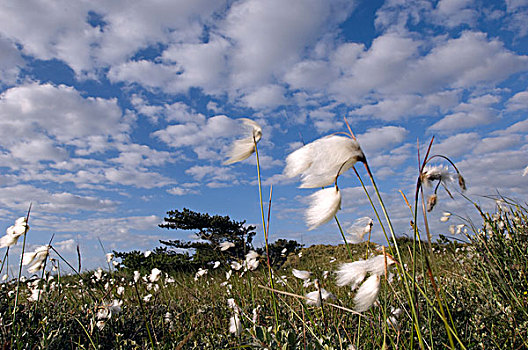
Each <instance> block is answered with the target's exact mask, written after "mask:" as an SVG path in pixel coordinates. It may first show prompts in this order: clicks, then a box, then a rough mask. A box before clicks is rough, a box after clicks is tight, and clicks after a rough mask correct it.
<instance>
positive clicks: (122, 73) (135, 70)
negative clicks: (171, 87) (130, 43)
mask: <svg viewBox="0 0 528 350" xmlns="http://www.w3.org/2000/svg"><path fill="white" fill-rule="evenodd" d="M178 71H179V68H178V67H177V66H167V65H163V64H159V63H155V62H152V61H147V60H140V61H128V62H125V63H121V64H119V65H115V66H112V68H110V70H109V71H108V79H110V81H112V82H119V81H125V82H128V83H138V84H141V85H144V86H146V87H151V88H154V87H166V86H167V85H168V84H169V83H170V82H171V81H172V80H173V79H174V76H175V75H177V74H178Z"/></svg>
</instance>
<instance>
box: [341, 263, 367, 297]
mask: <svg viewBox="0 0 528 350" xmlns="http://www.w3.org/2000/svg"><path fill="white" fill-rule="evenodd" d="M336 274H337V279H336V284H337V285H338V286H339V287H343V286H347V285H350V288H352V290H354V289H356V288H357V286H358V285H359V284H360V283H361V282H362V281H363V279H365V276H366V275H367V265H366V262H365V260H360V261H354V262H351V263H344V264H342V265H341V266H340V267H339V269H338V270H337V271H336Z"/></svg>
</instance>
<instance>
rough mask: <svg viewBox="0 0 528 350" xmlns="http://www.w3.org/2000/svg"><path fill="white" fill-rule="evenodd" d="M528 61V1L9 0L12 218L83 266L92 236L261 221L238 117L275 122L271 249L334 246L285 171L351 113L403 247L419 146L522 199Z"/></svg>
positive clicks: (97, 261) (3, 194)
mask: <svg viewBox="0 0 528 350" xmlns="http://www.w3.org/2000/svg"><path fill="white" fill-rule="evenodd" d="M527 51H528V1H526V0H506V1H470V0H441V1H421V0H413V1H403V0H389V1H340V0H335V1H334V0H332V1H330V0H302V1H301V0H290V1H286V2H285V1H280V0H265V1H264V0H244V1H218V0H195V1H184V0H182V1H174V0H166V1H156V2H149V1H111V2H108V1H97V0H90V1H69V0H68V1H66V0H64V1H44V0H40V1H29V0H28V1H2V2H1V3H0V93H1V94H0V160H1V162H0V167H1V169H2V172H1V175H0V201H1V206H0V222H1V223H2V224H3V226H4V227H5V228H7V227H8V226H9V225H11V224H12V223H13V221H14V220H15V219H16V218H17V217H19V216H22V215H24V213H25V211H26V210H27V207H28V206H29V203H30V202H32V203H33V211H32V217H31V224H30V226H31V227H32V228H31V231H30V233H29V235H28V244H29V248H30V249H31V247H33V246H35V245H38V244H44V243H46V242H47V241H48V240H49V238H50V237H51V234H53V233H54V234H55V238H54V242H55V246H56V247H57V249H59V250H61V251H62V252H63V253H64V255H65V256H67V257H70V258H73V257H74V250H75V245H76V244H77V243H79V244H80V246H81V249H82V252H83V256H84V261H85V263H86V265H85V266H86V267H95V266H98V265H103V262H104V254H103V252H102V251H101V248H100V246H99V243H98V239H100V240H101V241H102V243H103V245H104V246H105V248H106V249H107V250H112V249H115V250H119V251H128V250H132V249H141V250H146V249H152V248H154V247H155V246H158V245H159V244H158V240H159V239H186V238H188V237H189V233H187V232H183V233H182V232H179V233H178V232H175V231H167V230H162V229H159V228H157V224H159V223H161V222H162V219H163V217H164V215H165V212H166V211H168V210H171V209H181V208H183V207H187V208H190V209H193V210H196V211H200V212H209V213H211V214H222V215H229V216H231V217H232V218H233V219H236V220H247V221H248V223H252V224H256V225H258V226H259V223H260V209H259V203H258V191H257V187H256V185H255V184H256V169H255V159H254V157H250V158H249V159H248V160H246V161H244V162H242V163H237V164H234V165H230V166H223V165H222V162H223V161H224V160H225V159H226V154H227V151H228V149H229V145H230V144H231V142H232V141H233V140H234V139H236V138H237V137H239V136H240V134H239V132H240V130H239V128H238V125H239V123H238V122H237V121H236V119H238V118H241V117H249V118H251V119H254V120H256V121H257V122H258V123H260V124H261V125H262V128H263V138H262V140H261V141H260V143H259V149H260V155H261V165H262V171H263V181H264V193H265V197H266V198H267V196H268V195H267V193H268V192H269V186H270V185H271V184H273V210H272V219H271V232H270V239H271V240H275V239H278V238H291V239H296V240H298V241H301V242H303V243H305V244H312V243H339V242H340V235H339V233H338V231H337V228H336V227H335V224H333V223H328V224H326V225H324V226H321V227H319V228H318V229H316V230H314V231H310V232H308V231H307V229H306V225H305V223H304V219H303V213H304V210H305V209H306V208H307V206H308V203H307V197H308V195H309V194H311V193H312V192H313V190H307V189H298V188H297V186H298V185H299V182H298V179H286V178H284V177H283V176H281V174H282V170H283V168H284V159H285V157H286V156H287V155H288V154H289V153H290V152H291V151H293V150H295V149H296V148H298V147H299V146H300V145H301V144H302V143H301V142H302V141H304V142H310V141H312V140H314V139H317V138H319V137H321V136H324V135H328V134H331V133H334V132H338V131H345V125H344V123H343V117H347V119H348V121H349V122H350V124H351V126H352V128H353V130H354V132H355V134H356V135H357V136H358V139H359V142H360V144H361V146H362V148H363V150H364V152H365V154H366V155H367V158H368V159H369V162H370V164H371V166H372V168H373V170H374V174H375V176H376V177H377V179H378V182H379V184H380V187H381V190H382V192H383V195H384V198H385V201H386V202H387V204H388V206H389V208H390V211H391V217H392V218H393V220H394V222H395V225H396V228H397V231H398V232H399V233H401V234H406V233H408V231H409V227H408V226H409V225H408V223H409V220H410V217H409V215H408V209H407V208H406V207H405V205H404V203H403V202H402V199H401V196H400V194H399V193H398V190H402V191H403V192H405V193H406V194H407V195H408V196H409V197H412V190H413V185H414V183H415V181H416V176H417V173H416V172H417V170H416V169H417V165H416V163H417V161H416V159H417V156H416V144H417V140H419V141H420V143H421V144H424V143H427V142H428V141H429V140H430V138H431V137H432V136H433V135H434V136H435V144H434V147H433V152H434V153H441V154H445V155H447V156H449V157H451V158H452V159H453V160H454V161H455V162H456V163H457V164H458V165H459V168H460V170H461V171H462V173H463V174H464V176H465V178H466V180H467V183H468V187H469V189H468V192H467V194H468V195H469V196H470V197H471V198H473V199H474V200H476V201H478V202H480V203H482V204H483V205H485V206H487V207H489V208H491V206H492V205H493V202H492V201H486V200H485V199H484V198H483V197H482V196H486V195H495V194H497V193H498V192H499V193H501V194H503V195H508V196H512V197H514V198H518V199H520V200H522V201H524V200H526V195H527V194H528V191H527V184H528V177H523V176H522V174H523V170H524V169H525V167H526V166H527V165H528V157H527V154H528V153H527V150H528V146H527V145H526V141H527V132H528V119H526V111H527V110H528V90H527V79H528V56H527V54H528V52H527ZM360 171H363V169H361V168H360ZM340 188H341V189H342V190H343V203H342V210H341V211H340V212H339V217H340V220H341V221H342V222H343V223H345V224H346V223H352V222H353V221H354V220H355V219H357V218H359V217H362V216H365V215H368V216H373V213H372V209H371V208H369V207H368V206H367V205H366V204H367V200H366V197H365V195H364V194H363V193H362V190H361V188H360V187H359V182H358V180H357V179H356V178H355V177H354V176H352V173H351V172H349V173H348V174H346V176H344V177H343V178H342V179H341V180H340ZM458 197H460V196H458ZM444 210H447V211H451V212H455V213H457V214H460V215H463V216H465V215H470V216H471V215H473V217H474V211H473V210H472V208H471V206H470V205H468V203H467V202H465V201H463V200H459V199H458V200H451V199H449V198H448V196H447V195H446V194H445V193H442V194H441V195H440V198H439V204H438V207H437V208H436V209H435V211H434V212H433V214H432V216H431V217H432V226H433V229H434V232H435V234H439V233H446V230H447V227H448V224H444V223H440V222H439V220H438V218H439V217H440V216H441V213H442V211H444ZM261 236H262V231H261V230H260V226H259V231H258V233H257V237H258V239H257V243H258V244H260V243H259V242H261V241H262V239H261ZM374 239H375V240H377V241H379V242H382V241H383V239H382V235H381V232H380V230H379V228H378V226H377V225H375V226H374ZM19 249H20V244H19V245H18V246H17V247H16V248H15V249H14V252H15V253H16V252H17V251H18V250H19Z"/></svg>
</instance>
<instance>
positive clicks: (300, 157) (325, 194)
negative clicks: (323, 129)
mask: <svg viewBox="0 0 528 350" xmlns="http://www.w3.org/2000/svg"><path fill="white" fill-rule="evenodd" d="M358 161H365V155H364V154H363V151H362V150H361V147H360V146H359V143H358V142H357V141H356V140H355V139H353V138H351V137H344V136H338V135H329V136H325V137H323V138H320V139H318V140H315V141H313V142H311V143H309V144H307V145H305V146H303V147H301V148H300V149H298V150H296V151H294V152H292V153H291V154H290V155H288V157H287V158H286V167H285V168H284V172H283V174H284V175H285V176H287V177H295V176H298V175H300V176H301V185H300V186H299V187H300V188H317V187H326V186H329V185H331V184H334V187H333V188H332V187H330V188H324V189H322V190H319V191H317V192H315V193H314V194H312V195H311V196H310V206H309V207H308V209H307V210H306V213H305V219H306V223H307V225H308V229H309V230H313V229H315V228H317V227H319V226H321V225H323V224H325V223H326V222H328V221H329V220H331V219H332V218H333V217H334V216H335V215H336V214H337V212H338V211H339V209H340V207H341V192H340V191H339V187H338V186H337V179H338V177H339V176H340V175H341V174H343V173H344V172H346V171H347V170H348V169H350V168H351V167H353V166H354V164H356V163H357V162H358Z"/></svg>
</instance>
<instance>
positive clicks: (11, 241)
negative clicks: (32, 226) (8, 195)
mask: <svg viewBox="0 0 528 350" xmlns="http://www.w3.org/2000/svg"><path fill="white" fill-rule="evenodd" d="M28 230H29V225H28V224H27V221H26V217H20V218H18V219H16V221H15V224H14V225H12V226H9V227H8V228H7V230H6V235H5V236H2V237H1V238H0V248H5V247H12V246H14V245H15V244H17V242H18V238H19V237H20V236H22V235H24V234H25V233H26V232H27V231H28Z"/></svg>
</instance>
